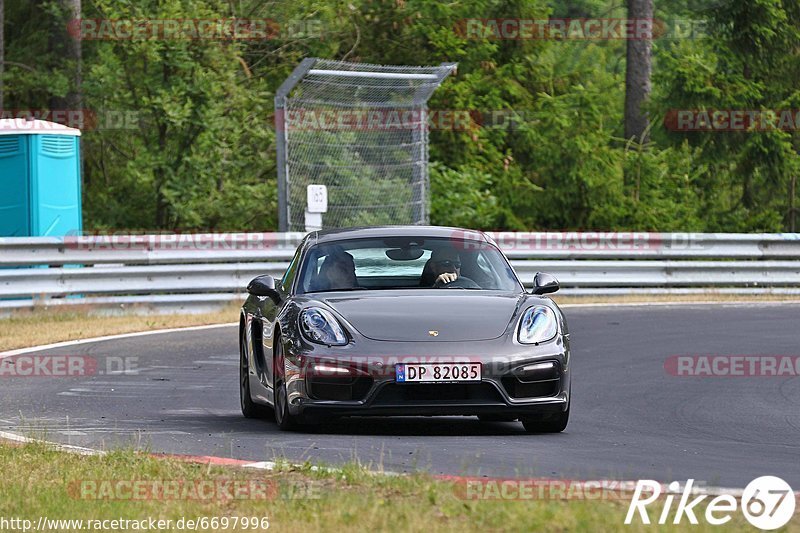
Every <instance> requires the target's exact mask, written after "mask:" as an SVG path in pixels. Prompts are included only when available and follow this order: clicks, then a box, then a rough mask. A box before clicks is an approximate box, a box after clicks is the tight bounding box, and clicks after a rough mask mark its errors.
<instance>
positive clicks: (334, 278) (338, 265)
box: [320, 250, 356, 288]
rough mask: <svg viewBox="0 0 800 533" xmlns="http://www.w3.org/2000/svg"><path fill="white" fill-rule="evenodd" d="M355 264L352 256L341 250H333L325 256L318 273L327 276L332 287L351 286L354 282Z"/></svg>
mask: <svg viewBox="0 0 800 533" xmlns="http://www.w3.org/2000/svg"><path fill="white" fill-rule="evenodd" d="M355 270H356V266H355V262H354V261H353V256H352V255H350V254H349V253H347V252H345V251H343V250H335V251H334V252H333V253H331V254H330V255H328V257H326V258H325V261H324V262H323V264H322V267H321V268H320V274H323V275H324V276H325V277H327V278H328V281H329V282H330V284H331V286H332V287H335V288H346V287H353V286H354V285H355V283H356V274H355Z"/></svg>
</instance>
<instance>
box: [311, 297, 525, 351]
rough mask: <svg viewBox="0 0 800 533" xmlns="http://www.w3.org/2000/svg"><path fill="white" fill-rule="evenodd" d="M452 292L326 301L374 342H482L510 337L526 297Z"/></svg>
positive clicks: (325, 299)
mask: <svg viewBox="0 0 800 533" xmlns="http://www.w3.org/2000/svg"><path fill="white" fill-rule="evenodd" d="M442 291H445V289H442ZM450 291H453V293H450V292H449V291H448V292H442V293H439V294H436V293H431V292H430V291H424V293H423V294H419V293H418V294H387V293H386V292H382V293H372V294H369V295H367V294H359V295H357V296H356V295H353V294H348V295H347V296H330V297H327V298H324V302H325V303H326V304H327V305H329V306H330V307H332V308H333V309H334V310H335V311H336V312H338V313H339V314H341V315H342V317H344V319H345V320H347V321H348V322H349V323H350V325H352V326H353V327H354V328H355V329H356V330H358V332H359V333H361V334H362V335H363V336H365V337H367V338H370V339H373V340H380V341H434V340H435V341H480V340H488V339H496V338H498V337H500V336H501V335H503V333H505V331H506V329H507V328H508V324H509V322H511V320H512V318H513V317H514V315H515V314H516V310H517V308H518V306H519V303H520V300H521V298H522V295H519V294H502V293H501V294H498V293H496V292H495V293H477V292H472V291H463V290H458V292H457V293H456V292H455V291H457V289H451V290H450ZM420 292H422V291H420Z"/></svg>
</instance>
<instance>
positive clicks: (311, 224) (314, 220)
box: [306, 185, 328, 231]
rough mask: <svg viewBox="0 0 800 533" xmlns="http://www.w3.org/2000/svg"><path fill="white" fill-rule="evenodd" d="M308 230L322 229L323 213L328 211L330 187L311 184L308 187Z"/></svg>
mask: <svg viewBox="0 0 800 533" xmlns="http://www.w3.org/2000/svg"><path fill="white" fill-rule="evenodd" d="M306 205H307V206H306V231H319V230H321V229H322V213H326V212H327V211H328V188H327V187H326V186H325V185H309V186H308V188H307V189H306Z"/></svg>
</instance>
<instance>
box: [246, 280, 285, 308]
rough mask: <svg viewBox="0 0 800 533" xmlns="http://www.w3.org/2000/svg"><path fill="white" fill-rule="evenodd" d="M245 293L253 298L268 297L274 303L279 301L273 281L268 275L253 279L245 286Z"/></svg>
mask: <svg viewBox="0 0 800 533" xmlns="http://www.w3.org/2000/svg"><path fill="white" fill-rule="evenodd" d="M247 292H249V293H250V294H252V295H253V296H268V297H270V298H272V299H273V300H275V301H278V300H280V294H278V291H277V289H275V279H274V278H273V277H272V276H270V275H269V274H264V275H263V276H258V277H256V278H253V279H252V280H251V281H250V283H248V284H247Z"/></svg>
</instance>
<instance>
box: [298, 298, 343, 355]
mask: <svg viewBox="0 0 800 533" xmlns="http://www.w3.org/2000/svg"><path fill="white" fill-rule="evenodd" d="M300 331H302V332H303V335H304V336H305V337H306V338H307V339H308V340H310V341H311V342H316V343H317V344H327V345H328V346H343V345H345V344H347V336H346V335H345V334H344V329H342V326H341V325H340V324H339V321H338V320H336V318H334V316H333V315H332V314H331V313H330V312H329V311H326V310H325V309H320V308H319V307H309V308H307V309H303V311H302V312H301V313H300Z"/></svg>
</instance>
